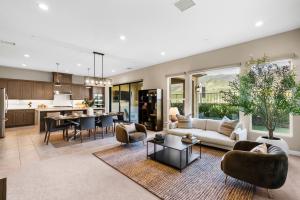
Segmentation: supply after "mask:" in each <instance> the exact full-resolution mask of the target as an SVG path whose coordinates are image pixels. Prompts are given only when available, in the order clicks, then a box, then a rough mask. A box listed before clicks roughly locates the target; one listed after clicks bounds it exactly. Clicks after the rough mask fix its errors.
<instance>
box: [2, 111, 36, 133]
mask: <svg viewBox="0 0 300 200" xmlns="http://www.w3.org/2000/svg"><path fill="white" fill-rule="evenodd" d="M34 115H35V110H33V109H25V110H8V112H7V115H6V117H7V121H6V122H5V127H7V128H9V127H16V126H30V125H34V117H35V116H34Z"/></svg>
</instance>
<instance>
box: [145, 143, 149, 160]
mask: <svg viewBox="0 0 300 200" xmlns="http://www.w3.org/2000/svg"><path fill="white" fill-rule="evenodd" d="M148 155H149V154H148V141H147V156H146V159H148Z"/></svg>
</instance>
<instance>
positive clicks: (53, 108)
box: [35, 107, 104, 112]
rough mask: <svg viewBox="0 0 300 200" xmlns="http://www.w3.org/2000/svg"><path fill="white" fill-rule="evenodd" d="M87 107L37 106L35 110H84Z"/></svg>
mask: <svg viewBox="0 0 300 200" xmlns="http://www.w3.org/2000/svg"><path fill="white" fill-rule="evenodd" d="M86 109H87V108H78V107H52V108H37V109H35V110H36V111H39V112H46V111H65V110H66V111H68V110H70V111H72V110H86ZM93 109H94V110H104V108H93Z"/></svg>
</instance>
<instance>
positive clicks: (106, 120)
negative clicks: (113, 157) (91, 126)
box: [95, 115, 115, 138]
mask: <svg viewBox="0 0 300 200" xmlns="http://www.w3.org/2000/svg"><path fill="white" fill-rule="evenodd" d="M95 124H96V126H97V127H100V128H102V138H104V129H105V132H106V134H107V129H108V128H109V127H113V126H114V121H113V117H112V116H111V115H101V116H100V117H99V119H98V120H97V121H96V123H95ZM112 133H113V136H115V133H114V128H113V132H112Z"/></svg>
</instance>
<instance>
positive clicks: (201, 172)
mask: <svg viewBox="0 0 300 200" xmlns="http://www.w3.org/2000/svg"><path fill="white" fill-rule="evenodd" d="M149 147H150V148H149V149H151V146H150V144H149ZM194 148H195V149H194V150H195V151H199V149H197V148H199V147H194ZM152 149H153V147H152ZM224 153H225V152H224V151H221V150H217V149H211V148H208V147H202V158H201V159H198V160H196V161H195V162H193V163H192V164H191V165H190V166H188V167H187V168H185V169H184V170H183V171H182V172H181V173H180V172H179V171H178V170H176V169H173V168H172V167H169V166H166V165H163V164H160V163H158V162H155V161H153V160H150V159H146V146H144V145H142V144H141V145H131V146H118V147H114V148H111V149H107V150H103V151H99V152H96V153H94V155H95V156H96V157H98V158H99V159H101V160H102V161H104V162H105V163H107V164H108V165H110V166H111V167H113V168H114V169H116V170H118V171H119V172H121V173H122V174H123V175H125V176H127V177H128V178H130V179H131V180H133V181H135V182H136V183H138V184H139V185H141V186H142V187H144V188H145V189H147V190H148V191H150V192H151V193H153V194H154V195H156V196H157V197H159V198H161V199H166V200H167V199H170V200H179V199H180V200H182V199H184V200H192V199H198V200H199V199H201V200H202V199H203V200H204V199H207V200H216V199H224V200H225V199H226V200H242V199H245V200H250V199H252V198H253V193H254V188H253V187H252V186H251V185H250V184H247V183H244V182H242V181H238V180H236V179H233V178H228V180H227V183H226V185H225V183H224V180H225V175H224V174H223V172H222V170H221V169H220V162H221V158H222V156H223V155H224Z"/></svg>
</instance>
